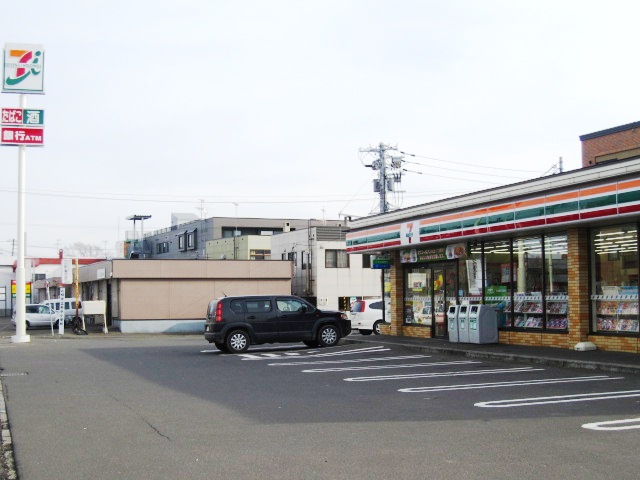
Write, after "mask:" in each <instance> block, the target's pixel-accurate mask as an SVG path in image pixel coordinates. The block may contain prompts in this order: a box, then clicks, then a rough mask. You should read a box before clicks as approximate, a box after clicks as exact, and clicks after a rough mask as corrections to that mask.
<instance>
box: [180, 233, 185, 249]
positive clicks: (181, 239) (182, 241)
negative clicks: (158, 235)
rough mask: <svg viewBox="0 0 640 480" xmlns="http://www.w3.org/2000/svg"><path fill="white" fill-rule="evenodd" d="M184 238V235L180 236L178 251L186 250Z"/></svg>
mask: <svg viewBox="0 0 640 480" xmlns="http://www.w3.org/2000/svg"><path fill="white" fill-rule="evenodd" d="M184 237H185V235H184V234H180V235H178V250H180V251H181V252H183V251H185V250H186V247H185V238H184Z"/></svg>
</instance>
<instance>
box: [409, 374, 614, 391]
mask: <svg viewBox="0 0 640 480" xmlns="http://www.w3.org/2000/svg"><path fill="white" fill-rule="evenodd" d="M621 378H624V377H607V376H606V375H593V376H591V377H567V378H549V379H543V380H514V381H513V382H490V383H467V384H466V385H441V386H439V387H415V388H401V389H399V390H398V391H399V392H403V393H425V392H447V391H453V390H473V389H481V388H499V387H520V386H527V385H540V384H547V383H571V382H595V381H599V380H619V379H621Z"/></svg>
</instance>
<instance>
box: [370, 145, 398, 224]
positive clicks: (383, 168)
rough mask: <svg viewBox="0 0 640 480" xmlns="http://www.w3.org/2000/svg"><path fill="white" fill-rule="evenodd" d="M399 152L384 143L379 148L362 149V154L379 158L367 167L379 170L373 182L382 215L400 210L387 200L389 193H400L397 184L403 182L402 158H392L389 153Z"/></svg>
mask: <svg viewBox="0 0 640 480" xmlns="http://www.w3.org/2000/svg"><path fill="white" fill-rule="evenodd" d="M391 151H397V148H395V147H390V146H389V145H385V144H384V143H382V142H381V143H380V144H379V145H378V147H377V148H372V147H369V148H361V149H360V152H361V153H372V154H376V155H377V158H376V159H375V160H374V161H373V162H371V164H370V165H366V164H365V167H368V168H371V169H373V170H378V178H377V179H376V180H374V181H373V191H374V192H376V193H378V194H379V198H380V204H379V211H380V213H387V212H388V211H389V210H391V209H392V207H394V208H398V207H399V205H393V206H392V205H391V204H390V203H389V201H388V198H387V192H397V193H399V192H400V189H399V188H396V187H395V184H398V185H399V184H400V182H401V181H402V162H403V157H402V156H398V155H396V156H392V155H390V154H388V153H387V152H391Z"/></svg>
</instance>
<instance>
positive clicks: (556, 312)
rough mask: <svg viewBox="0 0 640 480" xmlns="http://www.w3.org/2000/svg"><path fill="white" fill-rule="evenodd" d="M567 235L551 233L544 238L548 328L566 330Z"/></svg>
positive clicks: (567, 323) (567, 324)
mask: <svg viewBox="0 0 640 480" xmlns="http://www.w3.org/2000/svg"><path fill="white" fill-rule="evenodd" d="M567 253H568V252H567V236H566V235H551V236H548V237H545V239H544V267H545V268H544V285H545V297H544V298H545V306H546V316H545V319H546V328H547V329H549V330H566V329H567V328H568V326H569V322H568V319H567V313H568V312H567V300H568V297H567V291H568V282H569V275H568V270H567Z"/></svg>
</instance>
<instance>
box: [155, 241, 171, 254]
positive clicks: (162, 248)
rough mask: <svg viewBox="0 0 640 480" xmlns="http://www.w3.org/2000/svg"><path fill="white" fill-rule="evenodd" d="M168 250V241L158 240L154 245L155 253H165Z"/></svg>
mask: <svg viewBox="0 0 640 480" xmlns="http://www.w3.org/2000/svg"><path fill="white" fill-rule="evenodd" d="M168 251H169V242H160V243H158V244H157V245H156V253H167V252H168Z"/></svg>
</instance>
